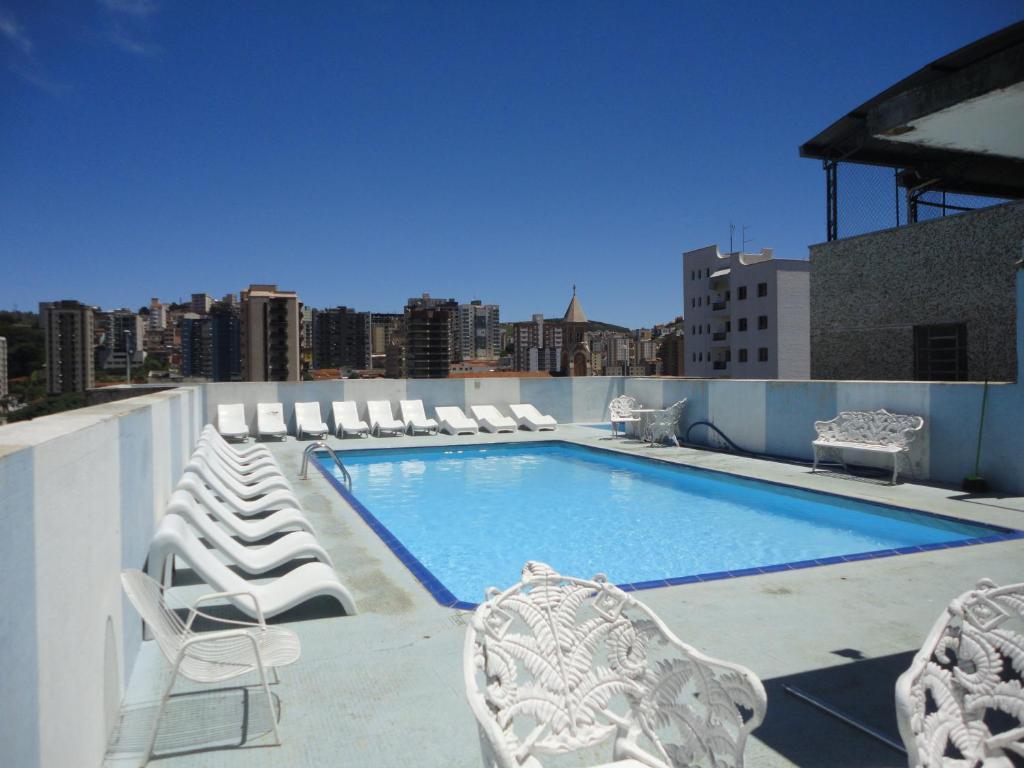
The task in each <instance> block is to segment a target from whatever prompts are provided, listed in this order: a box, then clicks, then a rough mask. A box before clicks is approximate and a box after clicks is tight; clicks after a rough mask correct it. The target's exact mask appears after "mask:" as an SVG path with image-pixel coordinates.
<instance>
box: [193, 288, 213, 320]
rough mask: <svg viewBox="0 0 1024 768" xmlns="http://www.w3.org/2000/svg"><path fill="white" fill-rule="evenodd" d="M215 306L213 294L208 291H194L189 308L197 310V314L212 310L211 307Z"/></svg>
mask: <svg viewBox="0 0 1024 768" xmlns="http://www.w3.org/2000/svg"><path fill="white" fill-rule="evenodd" d="M212 306H213V296H210V295H209V294H208V293H193V294H192V303H191V305H190V306H189V309H190V310H191V311H193V312H195V313H196V314H197V315H205V314H206V313H208V312H209V311H210V307H212Z"/></svg>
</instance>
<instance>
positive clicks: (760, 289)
mask: <svg viewBox="0 0 1024 768" xmlns="http://www.w3.org/2000/svg"><path fill="white" fill-rule="evenodd" d="M810 275H811V265H810V262H807V261H797V260H795V259H776V258H773V254H772V249H771V248H765V249H763V250H762V251H761V252H760V253H724V254H723V253H720V252H719V250H718V246H715V245H709V246H707V247H706V248H700V249H698V250H695V251H687V252H686V253H684V254H683V315H684V325H685V327H686V361H685V364H686V375H687V376H697V377H703V378H733V379H807V378H810V373H811V354H810Z"/></svg>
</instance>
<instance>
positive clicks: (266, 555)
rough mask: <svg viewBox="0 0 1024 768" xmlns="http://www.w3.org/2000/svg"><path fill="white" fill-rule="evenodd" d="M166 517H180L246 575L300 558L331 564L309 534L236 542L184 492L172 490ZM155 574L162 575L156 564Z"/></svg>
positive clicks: (288, 534)
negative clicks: (250, 543) (255, 542)
mask: <svg viewBox="0 0 1024 768" xmlns="http://www.w3.org/2000/svg"><path fill="white" fill-rule="evenodd" d="M167 514H169V515H179V516H181V517H182V518H183V519H184V520H185V521H186V522H188V524H189V525H190V526H192V528H193V530H194V531H195V532H196V534H197V535H198V536H201V537H202V538H204V539H206V541H207V543H208V544H210V545H211V546H213V547H214V549H216V550H217V551H219V552H220V553H221V554H222V555H224V557H225V558H226V559H227V560H228V561H229V562H230V563H231V564H232V565H237V566H238V567H239V568H241V569H242V570H243V571H245V572H246V573H252V574H259V573H266V572H267V571H269V570H272V569H273V568H277V567H278V566H279V565H284V564H285V563H289V562H291V561H292V560H298V559H300V558H310V557H311V558H313V559H314V560H319V561H320V562H322V563H327V564H328V565H332V563H331V558H330V557H329V556H328V555H327V552H326V551H324V548H323V547H321V546H320V542H318V541H317V540H316V537H315V536H313V534H311V533H309V532H308V531H292V532H291V533H286V534H285V535H283V536H281V537H280V538H278V539H274V540H273V541H272V542H270V543H269V544H264V545H261V546H254V547H250V546H246V545H245V544H241V543H239V542H237V541H235V540H234V539H233V538H232V537H231V535H230V534H228V532H227V531H225V530H224V529H223V528H221V527H220V526H219V525H218V524H217V522H216V521H215V520H213V519H212V518H211V517H210V516H209V515H208V514H207V513H206V510H205V509H203V508H202V507H201V506H199V504H197V503H196V500H195V499H193V498H192V495H191V494H190V493H188V492H187V491H175V492H174V493H173V494H171V500H170V502H169V503H168V505H167ZM157 570H158V572H162V569H161V566H160V564H159V563H158V564H157Z"/></svg>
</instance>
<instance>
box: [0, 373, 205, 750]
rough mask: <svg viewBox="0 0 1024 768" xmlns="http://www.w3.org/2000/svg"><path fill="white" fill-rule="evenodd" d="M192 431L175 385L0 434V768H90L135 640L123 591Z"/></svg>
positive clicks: (189, 407)
mask: <svg viewBox="0 0 1024 768" xmlns="http://www.w3.org/2000/svg"><path fill="white" fill-rule="evenodd" d="M201 424H202V389H201V388H194V387H182V388H180V389H175V390H169V391H164V392H160V393H157V394H152V395H146V396H143V397H138V398H133V399H131V400H123V401H120V402H115V403H108V404H105V405H98V406H94V407H92V408H83V409H81V410H77V411H71V412H68V413H63V414H56V415H54V416H46V417H43V418H40V419H35V420H33V421H31V422H24V423H16V424H10V425H8V426H5V427H0V520H2V521H3V523H4V528H5V531H4V535H3V536H0V583H2V584H3V598H2V604H0V647H2V648H3V653H2V656H0V658H2V661H3V663H2V664H0V691H3V695H2V696H0V744H2V745H3V758H2V759H0V763H2V764H3V765H10V766H19V767H21V766H26V767H31V766H54V767H56V766H99V765H100V763H101V762H102V760H103V755H104V751H105V749H106V743H107V737H108V734H109V733H110V730H111V728H112V726H113V725H114V723H115V721H116V717H117V713H118V707H119V704H120V701H121V695H122V692H123V687H124V682H125V680H126V679H127V674H128V672H129V671H130V670H131V668H132V665H133V664H134V662H135V657H136V655H137V653H138V649H139V644H140V642H141V632H140V625H139V621H138V617H137V616H136V615H135V614H134V612H133V611H132V610H131V608H130V607H129V606H128V604H127V602H126V601H125V600H124V598H123V597H122V595H121V585H120V580H119V576H120V572H121V569H122V568H126V567H133V568H139V567H141V566H142V564H143V562H144V560H145V558H146V553H147V550H148V547H149V540H150V538H151V537H152V534H153V530H154V525H155V523H156V521H157V520H158V519H159V518H160V516H161V515H162V514H163V509H164V506H165V504H166V502H167V499H168V497H169V495H170V491H171V488H172V486H173V483H174V482H175V481H176V479H177V477H178V475H180V473H181V471H182V468H183V467H184V465H185V461H186V460H187V458H188V454H189V452H190V450H191V448H192V445H193V443H194V442H195V440H196V439H197V437H198V430H199V429H200V427H201Z"/></svg>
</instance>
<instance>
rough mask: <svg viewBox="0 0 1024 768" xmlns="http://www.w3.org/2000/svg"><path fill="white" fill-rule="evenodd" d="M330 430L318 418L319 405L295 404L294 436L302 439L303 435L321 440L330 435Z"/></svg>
mask: <svg viewBox="0 0 1024 768" xmlns="http://www.w3.org/2000/svg"><path fill="white" fill-rule="evenodd" d="M330 431H331V430H330V429H328V428H327V425H326V424H324V420H323V419H322V418H320V403H296V404H295V436H296V437H297V438H299V439H300V440H301V439H302V436H303V435H309V436H310V437H315V438H318V439H320V440H323V439H324V438H325V437H327V435H328V433H330Z"/></svg>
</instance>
